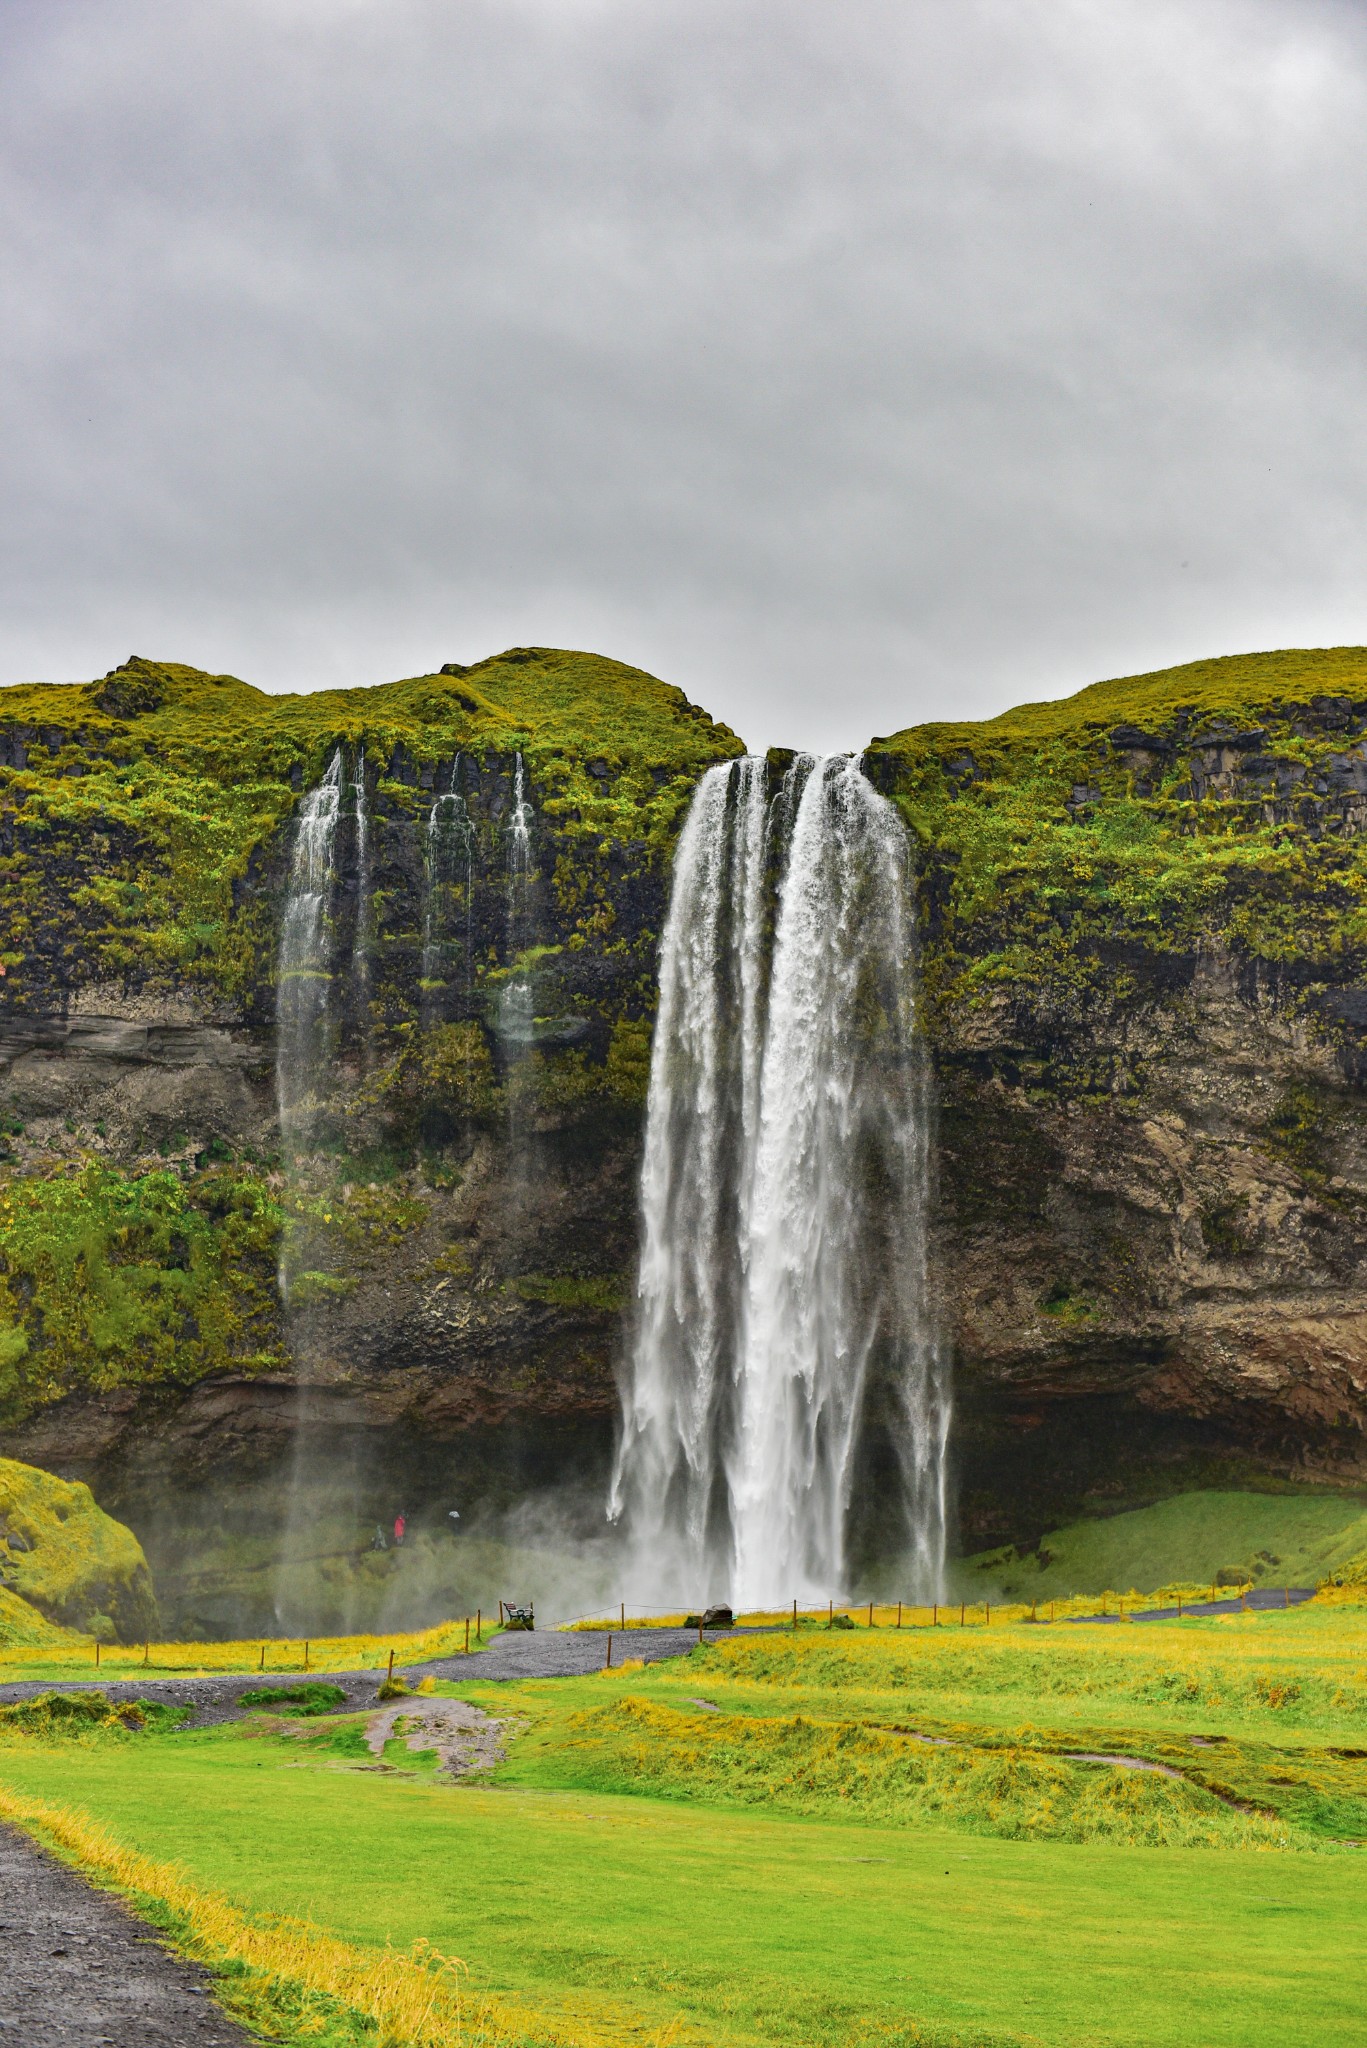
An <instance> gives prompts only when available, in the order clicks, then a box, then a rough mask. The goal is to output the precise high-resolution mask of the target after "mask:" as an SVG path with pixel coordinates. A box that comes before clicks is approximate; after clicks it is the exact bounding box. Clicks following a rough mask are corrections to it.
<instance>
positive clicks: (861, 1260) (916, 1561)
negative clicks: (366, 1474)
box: [610, 755, 949, 1606]
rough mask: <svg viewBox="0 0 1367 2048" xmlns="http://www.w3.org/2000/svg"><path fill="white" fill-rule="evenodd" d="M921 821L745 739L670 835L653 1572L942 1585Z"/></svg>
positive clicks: (656, 1206) (698, 1584)
mask: <svg viewBox="0 0 1367 2048" xmlns="http://www.w3.org/2000/svg"><path fill="white" fill-rule="evenodd" d="M914 936H915V935H914V928H913V923H912V912H911V900H910V888H909V878H908V856H907V843H906V835H905V833H904V831H903V828H902V825H901V822H900V820H899V819H898V817H897V814H896V812H895V811H894V810H893V809H892V807H891V805H889V804H887V803H886V802H884V800H883V799H882V798H881V797H880V796H879V795H878V794H877V792H876V791H875V790H874V789H873V787H872V785H871V784H870V783H869V782H868V781H867V779H866V778H865V776H864V775H863V774H862V773H861V772H860V769H859V765H858V763H857V761H855V760H853V759H851V758H849V757H848V756H844V755H837V756H831V757H829V758H827V759H824V760H819V761H813V760H811V759H810V758H800V759H799V761H798V762H797V763H796V764H795V765H794V767H793V768H792V769H791V770H790V771H789V773H788V775H787V776H785V777H784V778H783V780H782V782H781V784H780V786H779V787H778V789H777V790H776V791H775V792H773V794H772V798H771V796H770V792H769V789H768V776H767V773H766V768H765V764H764V763H763V762H762V761H760V760H757V759H753V758H746V759H744V760H741V761H738V762H735V763H732V764H730V765H728V766H724V767H718V768H714V769H711V770H710V771H709V772H708V774H707V775H706V776H705V777H704V778H703V781H702V783H701V784H700V786H699V789H698V792H697V795H696V797H695V799H694V802H693V806H692V809H691V811H690V813H689V817H688V821H687V823H686V825H685V828H684V832H683V835H682V837H681V839H680V842H679V847H678V852H677V855H676V861H675V871H674V888H673V895H672V899H671V903H670V910H669V917H668V920H667V923H666V927H665V934H664V940H663V946H662V954H661V966H660V995H659V1010H658V1015H657V1020H656V1027H655V1039H654V1047H653V1052H652V1062H651V1079H650V1096H649V1106H648V1112H647V1127H646V1142H645V1159H644V1165H643V1170H642V1244H641V1257H640V1268H639V1275H638V1320H637V1328H636V1335H635V1342H634V1348H633V1353H632V1357H631V1361H630V1370H629V1376H628V1384H627V1386H626V1389H625V1394H624V1417H623V1433H622V1441H621V1446H620V1450H619V1454H618V1461H617V1469H616V1473H615V1476H614V1482H613V1493H612V1500H611V1504H610V1505H611V1512H612V1513H613V1514H614V1515H615V1516H618V1517H621V1518H622V1519H624V1520H625V1522H626V1523H627V1526H628V1529H629V1533H630V1536H631V1539H632V1545H633V1551H634V1555H635V1558H636V1561H637V1567H636V1568H637V1572H638V1576H639V1578H640V1580H641V1586H640V1590H641V1592H642V1594H643V1595H644V1593H645V1591H646V1586H647V1584H651V1585H653V1586H654V1587H655V1588H658V1590H659V1593H660V1594H661V1596H666V1595H667V1594H669V1595H675V1594H676V1595H678V1596H679V1597H685V1598H695V1599H703V1598H716V1597H722V1596H725V1597H729V1598H731V1599H732V1600H734V1601H738V1602H741V1603H744V1604H745V1605H748V1606H753V1605H757V1604H772V1603H776V1602H780V1601H782V1602H786V1601H788V1600H790V1599H794V1598H796V1599H805V1600H811V1599H816V1598H820V1599H825V1598H827V1597H828V1596H831V1595H835V1594H842V1593H845V1592H848V1591H849V1590H850V1589H851V1586H852V1583H853V1580H854V1578H855V1577H860V1578H863V1579H866V1578H867V1575H868V1573H869V1572H870V1571H871V1570H873V1569H875V1565H874V1560H875V1558H881V1560H882V1561H883V1563H884V1566H885V1568H886V1569H888V1570H891V1568H892V1566H893V1564H894V1563H895V1564H896V1565H897V1566H898V1567H899V1571H898V1575H897V1578H896V1583H897V1584H898V1586H899V1587H902V1588H904V1589H905V1592H906V1594H907V1595H909V1596H910V1595H915V1594H926V1595H932V1594H934V1593H935V1592H936V1591H938V1588H939V1582H940V1576H941V1571H942V1567H943V1560H944V1545H945V1519H946V1514H945V1443H946V1436H947V1431H948V1420H949V1398H948V1380H947V1371H946V1364H945V1359H944V1354H943V1350H942V1347H941V1345H940V1343H939V1340H938V1336H937V1327H936V1318H935V1315H934V1312H933V1308H932V1305H931V1301H930V1292H929V1278H928V1271H927V1260H926V1245H925V1232H926V1196H927V1186H928V1176H929V1113H928V1091H927V1081H926V1069H925V1063H924V1059H923V1056H922V1050H921V1046H920V1043H919V1038H918V1033H917V1027H916V1016H915V1003H914V984H913V958H914Z"/></svg>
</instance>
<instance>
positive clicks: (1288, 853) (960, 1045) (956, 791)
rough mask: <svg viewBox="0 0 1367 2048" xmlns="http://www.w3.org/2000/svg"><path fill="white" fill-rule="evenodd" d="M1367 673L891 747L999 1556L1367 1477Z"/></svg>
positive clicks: (977, 1422) (1166, 697)
mask: <svg viewBox="0 0 1367 2048" xmlns="http://www.w3.org/2000/svg"><path fill="white" fill-rule="evenodd" d="M1364 731H1367V657H1364V655H1363V654H1362V653H1361V652H1359V651H1358V650H1340V651H1331V652H1328V653H1309V654H1294V653H1291V654H1282V655H1269V656H1250V657H1243V658H1238V659H1233V660H1229V661H1223V662H1209V663H1201V664H1194V665H1192V666H1191V667H1189V668H1186V669H1178V670H1174V671H1171V672H1169V673H1167V674H1164V675H1161V676H1154V677H1140V678H1132V679H1127V680H1126V681H1123V682H1120V683H1112V684H1099V685H1097V686H1096V687H1095V688H1094V689H1092V690H1088V691H1084V692H1082V694H1081V695H1080V696H1078V697H1075V698H1073V699H1070V700H1068V701H1067V702H1065V703H1061V704H1049V705H1039V706H1033V707H1026V708H1025V709H1024V710H1022V711H1019V712H1014V713H1010V714H1008V715H1007V716H1006V717H1004V718H1001V719H998V720H994V721H991V722H989V723H987V724H984V725H980V726H973V727H969V726H960V727H922V728H920V729H918V730H915V731H912V732H908V733H904V734H899V735H897V736H896V737H895V738H894V739H892V740H888V741H881V742H875V745H874V748H873V749H872V750H871V752H870V756H869V767H870V771H871V772H872V773H873V774H874V775H875V777H876V778H877V780H878V781H879V782H880V784H881V785H882V786H883V787H884V788H885V789H887V790H888V791H889V792H891V793H893V794H894V795H895V796H896V797H897V799H898V801H899V802H900V803H901V806H902V808H903V811H904V813H905V815H906V816H907V819H908V823H909V824H910V826H911V827H912V829H913V831H914V832H915V833H916V835H917V837H918V839H919V841H920V843H921V846H922V849H923V853H922V875H923V883H924V893H925V899H926V901H925V924H924V936H925V975H926V997H927V1007H928V1018H929V1024H930V1029H931V1031H932V1034H933V1036H934V1040H935V1044H936V1058H937V1067H938V1071H939V1077H940V1094H941V1146H940V1162H941V1175H942V1187H941V1213H940V1225H939V1245H940V1253H941V1260H940V1264H941V1271H942V1273H943V1275H944V1285H945V1290H946V1304H947V1312H948V1314H949V1317H950V1320H951V1323H952V1326H953V1329H954V1332H955V1340H956V1356H957V1360H958V1400H959V1416H960V1420H959V1429H958V1438H957V1441H958V1448H959V1458H960V1470H961V1475H962V1487H963V1498H962V1510H963V1514H964V1520H965V1525H966V1528H967V1530H968V1531H969V1533H970V1540H971V1539H972V1538H978V1539H981V1540H982V1541H984V1542H987V1541H990V1540H992V1538H993V1537H995V1536H997V1535H1002V1536H1005V1535H1008V1534H1009V1535H1010V1536H1012V1537H1013V1538H1018V1537H1019V1536H1021V1535H1022V1534H1029V1533H1038V1531H1039V1530H1040V1529H1041V1528H1042V1527H1045V1526H1048V1523H1049V1521H1050V1519H1051V1518H1052V1517H1053V1516H1054V1515H1056V1514H1057V1513H1058V1511H1059V1510H1060V1509H1061V1508H1068V1507H1071V1506H1073V1505H1074V1504H1076V1503H1078V1502H1080V1501H1082V1500H1085V1499H1087V1498H1091V1499H1092V1500H1094V1501H1095V1500H1105V1499H1107V1498H1110V1499H1112V1500H1117V1501H1118V1500H1123V1499H1138V1498H1143V1497H1145V1495H1148V1496H1150V1497H1151V1496H1152V1494H1153V1492H1154V1491H1155V1490H1159V1489H1161V1488H1162V1487H1164V1486H1166V1485H1180V1484H1183V1483H1191V1482H1192V1481H1194V1480H1196V1479H1199V1478H1201V1477H1203V1476H1204V1477H1207V1478H1210V1477H1215V1476H1217V1475H1219V1476H1222V1477H1224V1478H1226V1479H1229V1478H1233V1479H1236V1480H1238V1479H1244V1480H1249V1481H1253V1482H1254V1483H1266V1482H1267V1481H1268V1480H1269V1479H1276V1480H1315V1479H1323V1480H1333V1481H1337V1482H1340V1483H1349V1484H1359V1485H1360V1484H1362V1483H1363V1481H1364V1479H1367V1442H1365V1441H1364V1428H1367V1318H1365V1317H1364V1311H1365V1310H1367V1292H1364V1288H1365V1287H1367V1120H1365V1119H1364V1101H1363V1095H1362V1089H1361V1081H1362V1076H1363V1073H1364V1071H1367V1070H1365V1069H1364V1064H1363V1033H1364V1029H1367V993H1364V991H1363V988H1362V986H1361V984H1362V981H1363V973H1364V966H1365V965H1367V955H1365V954H1364V939H1367V924H1365V923H1364V919H1363V909H1362V906H1363V900H1364V886H1365V885H1367V870H1365V869H1364V860H1363V840H1362V830H1363V826H1364V823H1367V795H1365V794H1364V792H1365V791H1367V754H1365V753H1364V746H1363V734H1364Z"/></svg>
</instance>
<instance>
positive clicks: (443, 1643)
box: [0, 1617, 476, 1679]
mask: <svg viewBox="0 0 1367 2048" xmlns="http://www.w3.org/2000/svg"><path fill="white" fill-rule="evenodd" d="M464 1647H465V1621H464V1618H463V1617H462V1619H461V1620H460V1621H443V1622H439V1623H438V1624H437V1625H436V1627H435V1628H428V1629H419V1630H417V1631H415V1632H412V1633H410V1634H407V1635H403V1634H397V1633H396V1634H394V1635H385V1636H380V1635H366V1636H314V1637H311V1638H310V1639H309V1640H308V1641H307V1642H306V1641H305V1640H304V1638H303V1637H302V1636H300V1637H292V1638H289V1639H287V1640H285V1639H280V1638H269V1639H266V1640H263V1639H262V1638H261V1637H260V1636H257V1637H256V1638H255V1640H253V1641H244V1642H236V1643H147V1644H141V1643H135V1644H126V1643H124V1644H106V1645H103V1646H102V1647H101V1649H100V1659H99V1672H100V1676H101V1677H102V1678H103V1677H104V1676H106V1675H108V1676H109V1677H110V1678H116V1677H129V1678H136V1677H138V1676H140V1675H141V1674H142V1673H143V1672H144V1671H145V1672H146V1673H147V1674H148V1675H149V1677H165V1676H166V1675H167V1673H168V1672H175V1673H177V1674H181V1673H185V1672H194V1673H197V1674H198V1673H208V1672H214V1671H254V1672H257V1673H260V1672H262V1671H264V1672H266V1673H267V1674H268V1675H269V1674H270V1673H271V1672H276V1673H283V1672H289V1673H290V1674H291V1675H294V1674H296V1673H298V1672H302V1671H303V1670H305V1669H306V1668H307V1669H308V1670H309V1671H311V1672H312V1671H318V1672H328V1671H366V1670H369V1669H371V1668H372V1667H373V1666H378V1665H384V1666H386V1667H387V1665H388V1663H389V1653H390V1651H391V1650H392V1651H393V1652H394V1663H395V1667H396V1668H398V1667H399V1666H404V1665H409V1664H423V1663H426V1662H428V1661H429V1659H431V1658H434V1657H453V1656H456V1655H457V1654H458V1653H459V1652H460V1651H462V1650H463V1649H464ZM470 1647H471V1650H474V1649H475V1648H476V1643H475V1637H474V1631H473V1629H472V1630H471V1632H470ZM263 1652H264V1661H263ZM95 1668H96V1666H95V1645H94V1644H93V1643H92V1642H90V1641H89V1640H88V1639H87V1640H82V1641H72V1640H70V1639H67V1640H65V1641H63V1640H58V1641H56V1642H54V1643H52V1644H51V1645H49V1644H47V1643H44V1644H42V1646H41V1647H38V1646H29V1647H28V1648H22V1647H17V1646H16V1647H14V1648H12V1649H0V1676H2V1677H3V1678H4V1679H20V1678H26V1677H30V1676H32V1677H35V1678H42V1677H49V1676H53V1677H56V1676H60V1675H62V1674H67V1675H69V1676H72V1677H74V1676H75V1675H76V1674H77V1673H79V1674H80V1675H81V1676H82V1677H85V1676H87V1675H89V1674H92V1673H93V1672H94V1670H95Z"/></svg>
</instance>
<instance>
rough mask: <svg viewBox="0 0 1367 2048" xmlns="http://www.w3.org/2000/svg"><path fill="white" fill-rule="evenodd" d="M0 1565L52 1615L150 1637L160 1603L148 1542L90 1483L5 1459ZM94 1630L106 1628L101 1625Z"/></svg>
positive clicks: (10, 1582)
mask: <svg viewBox="0 0 1367 2048" xmlns="http://www.w3.org/2000/svg"><path fill="white" fill-rule="evenodd" d="M0 1568H2V1569H3V1574H4V1580H5V1584H6V1586H7V1588H8V1589H9V1590H10V1591H11V1592H13V1593H16V1594H18V1596H19V1598H20V1599H21V1600H25V1601H27V1602H28V1603H29V1605H30V1606H32V1607H35V1608H37V1609H38V1611H39V1612H40V1613H41V1614H44V1615H46V1616H47V1617H48V1619H49V1620H50V1621H55V1622H60V1623H62V1624H64V1625H65V1626H66V1627H69V1628H79V1629H82V1630H85V1631H87V1632H92V1623H95V1624H97V1623H98V1622H99V1621H100V1620H102V1619H105V1618H108V1620H109V1621H110V1622H112V1629H111V1630H110V1631H109V1632H110V1633H111V1634H117V1635H118V1636H119V1637H120V1638H121V1639H122V1640H124V1641H126V1642H128V1641H134V1640H136V1639H138V1638H139V1637H142V1638H143V1639H144V1640H145V1639H146V1637H147V1636H148V1635H149V1634H152V1633H154V1632H155V1626H156V1602H155V1600H154V1599H153V1596H152V1579H151V1574H150V1573H149V1571H148V1569H147V1560H146V1558H145V1557H144V1556H143V1554H142V1546H141V1544H140V1543H139V1542H138V1539H137V1537H136V1536H135V1535H134V1534H133V1532H132V1530H131V1529H126V1528H125V1527H124V1526H123V1523H122V1522H116V1521H115V1520H114V1519H113V1517H112V1516H111V1515H107V1514H105V1512H104V1510H103V1509H102V1508H100V1507H97V1506H96V1504H95V1500H94V1496H93V1495H92V1494H91V1491H90V1488H89V1487H88V1486H82V1485H80V1484H79V1483H77V1484H69V1483H68V1482H67V1481H66V1480H63V1479H57V1478H54V1477H53V1475H52V1473H50V1472H40V1471H39V1470H38V1469H37V1468H36V1467H35V1466H33V1465H21V1464H19V1463H17V1462H16V1461H15V1460H14V1459H12V1458H0ZM93 1632H94V1633H97V1634H104V1633H105V1631H104V1630H102V1629H100V1628H98V1627H95V1628H94V1629H93Z"/></svg>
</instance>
